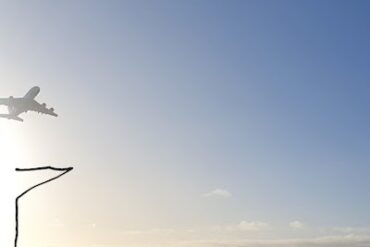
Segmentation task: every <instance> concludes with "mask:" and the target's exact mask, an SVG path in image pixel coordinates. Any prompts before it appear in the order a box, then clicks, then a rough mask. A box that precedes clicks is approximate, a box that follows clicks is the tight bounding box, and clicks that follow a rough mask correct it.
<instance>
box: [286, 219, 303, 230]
mask: <svg viewBox="0 0 370 247" xmlns="http://www.w3.org/2000/svg"><path fill="white" fill-rule="evenodd" d="M289 227H290V228H292V229H296V230H299V229H303V228H304V224H303V223H302V222H301V221H299V220H295V221H291V222H289Z"/></svg>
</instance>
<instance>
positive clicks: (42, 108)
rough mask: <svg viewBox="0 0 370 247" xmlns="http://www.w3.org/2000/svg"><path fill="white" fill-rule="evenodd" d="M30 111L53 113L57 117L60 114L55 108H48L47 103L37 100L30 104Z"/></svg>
mask: <svg viewBox="0 0 370 247" xmlns="http://www.w3.org/2000/svg"><path fill="white" fill-rule="evenodd" d="M28 110H29V111H35V112H38V113H42V114H47V115H51V116H54V117H57V116H58V114H56V113H55V112H54V108H47V107H46V104H40V103H38V102H37V101H35V100H34V101H33V102H32V104H31V105H30V106H29V109H28Z"/></svg>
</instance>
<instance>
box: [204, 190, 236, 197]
mask: <svg viewBox="0 0 370 247" xmlns="http://www.w3.org/2000/svg"><path fill="white" fill-rule="evenodd" d="M204 196H205V197H222V198H229V197H232V194H231V193H230V192H229V191H227V190H225V189H214V190H212V191H210V192H208V193H205V194H204Z"/></svg>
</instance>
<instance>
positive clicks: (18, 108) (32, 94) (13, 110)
mask: <svg viewBox="0 0 370 247" xmlns="http://www.w3.org/2000/svg"><path fill="white" fill-rule="evenodd" d="M39 93H40V88H39V87H33V88H31V89H30V90H29V91H28V93H27V94H26V95H25V96H24V97H23V98H14V97H13V96H10V97H9V98H0V105H5V106H8V111H9V113H8V114H0V118H7V119H9V120H16V121H19V122H23V119H22V118H20V117H19V115H20V114H22V113H27V112H28V111H34V112H38V113H42V114H47V115H51V116H54V117H58V114H56V113H55V112H54V108H47V107H46V104H45V103H43V104H40V103H38V102H37V101H36V100H35V98H36V96H37V95H38V94H39Z"/></svg>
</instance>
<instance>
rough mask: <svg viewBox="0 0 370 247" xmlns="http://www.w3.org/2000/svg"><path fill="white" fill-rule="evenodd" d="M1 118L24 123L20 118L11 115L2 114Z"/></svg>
mask: <svg viewBox="0 0 370 247" xmlns="http://www.w3.org/2000/svg"><path fill="white" fill-rule="evenodd" d="M0 118H7V119H9V120H10V119H11V120H16V121H19V122H23V119H22V118H20V117H18V116H14V115H10V114H0Z"/></svg>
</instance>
